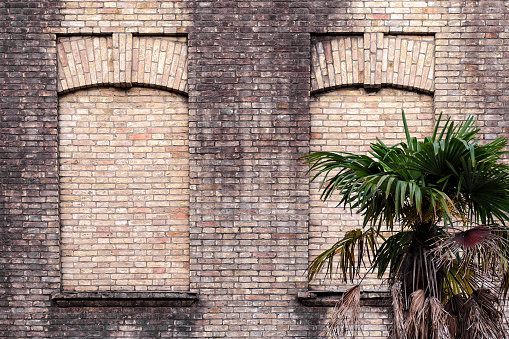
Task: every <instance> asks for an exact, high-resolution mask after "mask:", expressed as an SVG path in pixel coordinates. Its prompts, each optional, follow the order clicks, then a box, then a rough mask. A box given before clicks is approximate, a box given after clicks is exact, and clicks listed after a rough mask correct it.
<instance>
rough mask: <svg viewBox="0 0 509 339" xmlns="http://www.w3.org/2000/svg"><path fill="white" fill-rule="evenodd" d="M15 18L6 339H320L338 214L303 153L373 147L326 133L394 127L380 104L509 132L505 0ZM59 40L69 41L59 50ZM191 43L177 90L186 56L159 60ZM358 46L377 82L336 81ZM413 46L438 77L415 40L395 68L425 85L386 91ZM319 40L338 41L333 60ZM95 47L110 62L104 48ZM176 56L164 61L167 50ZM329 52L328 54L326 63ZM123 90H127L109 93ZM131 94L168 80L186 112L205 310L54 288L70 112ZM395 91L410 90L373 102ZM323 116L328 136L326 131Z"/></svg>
mask: <svg viewBox="0 0 509 339" xmlns="http://www.w3.org/2000/svg"><path fill="white" fill-rule="evenodd" d="M0 13H1V15H2V16H3V17H2V19H3V18H5V20H2V21H1V24H0V33H1V36H0V50H1V52H2V53H3V54H2V55H1V56H0V79H1V80H0V86H1V89H2V94H1V96H0V105H1V106H0V109H1V120H0V123H1V128H2V132H3V133H2V134H1V138H2V139H1V140H2V141H1V143H0V144H1V145H0V147H1V149H0V151H1V157H0V159H1V166H2V177H1V179H0V184H1V185H2V186H1V187H2V194H1V198H0V199H1V212H0V213H1V218H2V219H1V220H2V225H1V232H2V234H1V239H2V240H1V242H0V244H1V247H0V265H1V272H0V289H1V293H2V297H0V331H2V332H0V336H2V337H6V338H8V337H12V338H24V337H40V338H45V337H64V338H84V337H99V338H106V337H116V338H155V337H182V338H189V337H190V338H193V337H194V338H218V337H229V338H241V337H255V338H257V337H269V338H316V337H319V333H320V330H321V324H323V323H324V322H325V321H326V317H327V314H328V313H330V308H328V307H309V306H304V305H303V304H301V303H300V302H299V301H298V300H297V294H298V293H299V292H300V293H304V292H306V291H308V288H311V289H313V288H314V289H316V288H318V289H324V288H325V287H323V285H321V284H320V283H318V282H314V283H313V284H311V285H310V286H308V283H307V282H306V278H305V270H306V267H307V264H308V261H309V257H310V256H313V255H314V254H315V253H316V250H317V249H318V246H323V241H322V240H323V239H321V235H319V234H318V233H319V232H326V233H327V235H325V238H329V239H332V238H331V237H330V236H331V235H333V234H334V232H336V231H335V230H333V229H332V230H331V229H329V226H327V230H326V231H322V230H316V229H314V228H313V227H315V226H316V225H314V224H313V220H315V221H316V220H318V219H320V218H323V215H322V213H320V212H321V210H320V209H321V208H322V207H317V206H318V205H316V206H315V205H314V204H315V203H318V202H317V201H316V191H313V190H312V187H311V188H310V185H309V184H308V176H307V175H306V167H305V166H303V165H302V164H301V162H300V161H299V160H298V158H299V157H300V156H301V155H303V154H306V153H308V152H309V151H310V149H313V147H318V148H319V147H325V146H322V145H323V143H329V144H330V145H334V143H336V142H337V143H338V144H339V143H341V144H342V146H344V147H352V148H355V149H359V150H363V149H364V148H363V147H364V146H365V143H366V142H367V141H368V140H369V138H371V137H372V135H363V136H365V137H366V138H365V139H363V145H361V144H360V143H359V140H358V138H359V137H361V134H360V133H361V131H350V132H347V131H346V130H344V131H343V130H341V131H338V133H346V135H345V137H344V138H343V137H338V136H337V135H330V136H328V135H327V133H329V132H330V133H332V134H336V131H335V130H334V128H336V127H335V126H334V125H333V124H335V123H336V120H334V118H335V117H337V115H338V114H339V115H341V116H342V117H344V118H346V117H347V116H348V115H350V114H352V115H355V117H357V118H360V117H362V119H360V120H359V126H357V127H359V128H366V133H368V129H369V133H373V134H378V133H381V134H383V133H384V132H387V131H384V128H385V127H387V126H389V125H390V127H392V123H393V122H391V121H389V122H387V123H388V124H389V125H380V124H375V125H374V126H371V121H373V120H370V119H372V118H373V115H372V114H371V113H372V111H369V109H375V110H376V109H379V110H384V109H386V110H390V115H391V116H392V117H394V120H396V119H398V116H397V114H396V113H395V112H397V111H398V110H399V109H400V108H402V107H407V106H404V105H403V103H402V102H401V100H403V101H404V104H405V105H410V106H411V107H410V106H408V109H409V111H412V110H414V111H412V112H414V113H413V114H415V118H412V119H413V121H415V123H416V128H421V127H418V126H421V125H420V124H421V123H422V128H423V129H426V128H427V126H428V125H427V124H426V123H431V119H429V120H427V121H426V122H423V121H422V119H421V117H422V116H426V117H427V118H429V117H430V116H431V117H433V116H436V114H437V113H438V112H441V111H443V112H444V113H445V114H448V115H451V116H453V117H463V116H465V115H467V114H475V115H476V116H477V117H478V119H479V120H480V121H481V124H482V125H484V126H485V127H486V128H487V129H486V130H485V131H487V133H486V134H485V137H486V138H487V139H492V138H495V137H497V136H499V135H504V133H506V132H507V130H506V128H507V126H506V120H507V118H506V116H505V112H506V111H507V100H506V98H505V97H506V94H507V90H508V89H509V85H508V80H507V77H506V75H507V72H508V66H507V61H506V59H507V52H508V51H507V47H506V46H507V45H508V43H509V41H508V38H509V36H508V35H507V34H508V32H507V30H508V28H507V27H509V22H508V21H507V20H508V15H509V13H508V10H507V6H506V5H505V3H504V2H503V1H475V2H474V1H393V0H389V1H386V0H385V1H336V2H330V1H320V0H318V1H300V2H295V1H269V0H265V1H264V0H260V1H249V2H248V1H233V0H232V1H206V0H202V1H144V0H137V1H135V0H133V1H121V0H118V1H92V0H80V1H74V0H61V1H60V2H56V1H11V0H8V1H3V2H2V3H0ZM57 35H58V37H59V39H60V40H59V41H62V42H63V41H69V44H67V45H66V44H64V43H62V44H61V45H57ZM176 36H181V37H180V38H178V39H184V40H185V41H186V44H187V45H188V48H189V49H188V54H187V59H188V66H185V67H184V66H182V67H183V68H179V69H181V70H182V72H184V70H186V71H187V74H186V75H184V73H182V77H183V78H185V79H188V83H187V82H186V83H187V85H186V86H187V87H180V82H178V85H176V84H177V81H176V80H175V79H176V78H179V79H181V78H180V77H175V78H174V80H173V81H169V80H168V79H165V78H164V77H165V75H166V74H168V75H169V74H170V73H172V71H168V72H167V71H166V69H167V68H166V66H168V67H169V68H168V69H173V68H172V67H173V65H174V62H173V60H175V62H176V60H177V58H173V59H171V61H170V62H169V63H164V62H160V59H164V60H169V59H167V58H166V56H167V55H168V54H169V47H168V46H169V43H166V42H164V41H168V39H170V40H171V39H177V38H176ZM346 36H348V37H357V39H360V38H362V39H364V40H363V46H362V49H363V51H364V55H357V59H355V60H357V61H359V62H361V63H362V62H363V65H361V66H358V67H364V68H363V70H365V71H366V70H369V74H368V73H367V72H366V73H362V75H361V74H360V73H358V74H357V73H354V72H353V70H354V68H353V63H352V65H351V66H352V68H351V72H350V69H349V61H345V63H344V66H345V67H346V78H345V79H343V78H342V77H340V78H338V77H337V75H338V74H339V75H341V76H343V75H344V74H345V72H344V71H340V72H337V69H339V70H341V69H342V67H343V61H342V60H343V59H342V55H341V53H339V52H338V55H339V56H338V57H336V56H335V54H334V52H335V48H336V47H335V46H336V43H332V41H339V42H338V44H337V46H340V43H341V42H340V41H341V39H343V41H345V43H346V44H348V42H347V40H349V41H350V42H351V41H352V40H353V39H350V38H348V39H346V38H343V37H346ZM415 37H420V38H419V39H421V41H424V42H430V41H433V46H434V51H433V52H434V73H433V74H434V84H433V87H430V85H428V84H427V80H426V82H424V83H423V79H424V78H423V76H424V72H423V74H420V78H419V74H417V73H418V72H419V66H418V65H419V63H420V60H422V62H423V63H422V64H423V65H426V62H427V61H426V58H427V56H428V55H429V54H428V52H427V51H428V49H427V48H428V47H429V44H424V43H416V42H412V46H413V47H411V48H410V47H409V44H408V43H406V47H405V48H406V51H407V56H408V57H409V59H405V62H404V63H403V62H402V61H401V60H402V59H398V60H400V61H398V62H400V63H399V65H400V66H399V67H398V69H397V70H398V72H399V70H400V69H401V70H404V73H405V75H407V74H406V72H407V69H408V71H409V72H410V73H408V75H410V74H411V73H412V72H413V67H414V65H415V72H416V73H415V74H416V79H417V78H419V79H420V84H421V85H420V86H421V87H419V86H416V84H417V83H418V82H419V81H413V83H411V82H410V76H409V77H408V78H406V77H405V76H403V77H402V78H401V81H400V77H399V76H398V77H397V78H394V77H393V80H394V79H395V80H394V81H393V82H388V80H387V79H388V75H389V74H390V72H391V66H390V62H389V60H393V59H390V52H389V51H390V48H391V47H390V46H391V41H394V44H396V42H397V41H403V40H405V41H408V40H409V39H413V40H416V38H415ZM366 39H370V40H369V41H370V43H369V44H366V45H364V42H365V41H367V40H366ZM391 39H392V40H391ZM398 39H399V40H398ZM142 40H143V41H145V42H144V44H145V45H142V44H141V41H142ZM417 40H418V39H417ZM73 41H74V42H73ZM136 41H138V42H140V44H139V45H136ZM149 41H150V42H149ZM316 41H331V43H330V45H328V44H325V45H322V46H324V47H323V53H322V52H320V51H322V50H319V49H317V48H316V47H317V46H318V45H317V44H316ZM386 41H387V48H385V45H384V44H385V43H386ZM371 42H372V43H371ZM147 43H148V45H147ZM90 44H91V46H95V45H94V44H99V45H100V48H99V51H100V52H101V53H103V51H104V52H105V53H106V54H105V55H103V54H101V53H99V54H95V52H96V51H98V49H96V48H92V51H93V52H94V53H91V50H90V48H88V46H90ZM417 45H419V51H418V53H417V49H416V48H414V47H415V46H417ZM425 45H426V46H427V47H426V52H425V51H424V47H423V46H425ZM58 46H61V47H58ZM136 46H138V47H136ZM163 46H164V47H163ZM328 46H330V49H329V47H328ZM395 46H396V45H395ZM57 47H58V48H57ZM420 47H423V48H422V49H421V48H420ZM59 48H60V49H59ZM338 48H339V47H338ZM409 48H410V49H409ZM412 48H414V49H412ZM130 50H132V51H135V50H137V51H143V53H141V54H142V55H143V54H144V56H145V58H139V56H140V54H138V58H135V54H134V53H131V54H130V53H129V52H128V51H130ZM385 50H387V57H388V59H385V55H384V51H385ZM410 50H412V53H411V54H409V51H410ZM328 51H329V52H330V53H329V52H328ZM338 51H339V49H338ZM348 51H350V52H348ZM161 53H166V54H164V55H165V58H162V57H161V58H159V57H155V55H157V56H162V55H163V54H161ZM313 53H318V54H320V53H322V54H321V57H322V59H320V58H318V59H317V60H318V63H314V59H313V55H314V54H313ZM348 53H350V54H352V55H353V53H354V50H353V49H346V50H345V56H346V55H347V54H348ZM361 54H362V53H361ZM129 55H131V56H132V58H131V59H128V56H129ZM181 55H182V54H179V58H178V60H183V59H182V58H180V56H181ZM71 56H72V58H71ZM400 57H401V56H400ZM338 58H339V59H338ZM414 58H415V59H414ZM135 60H137V61H135ZM148 60H150V64H149V63H145V61H148ZM338 60H339V61H338ZM345 60H346V59H345ZM352 60H354V59H352ZM384 60H387V64H386V67H387V69H385V71H384V68H383V67H384ZM394 60H396V59H394ZM394 60H393V61H394ZM406 60H412V62H410V63H407V62H406ZM66 61H70V62H71V64H65V65H64V63H66ZM75 61H79V62H75ZM92 61H93V62H92ZM99 61H100V63H98V62H99ZM414 61H415V62H414ZM62 62H63V63H62ZM73 62H74V63H73ZM142 62H143V63H142ZM403 64H404V65H405V66H404V67H403V66H401V65H403ZM99 65H100V67H101V71H100V72H99V68H97V67H99ZM128 65H131V67H130V68H129V67H128ZM177 65H180V64H179V63H177ZM392 65H393V68H392V72H393V73H392V74H393V75H394V71H395V70H396V68H394V63H393V64H392ZM407 65H408V66H407ZM427 65H431V64H429V63H428V64H427ZM57 66H58V70H62V72H63V73H57ZM322 66H324V67H322ZM378 66H381V67H382V68H378ZM94 67H96V68H94ZM175 67H177V66H175ZM336 67H337V68H336ZM400 67H403V68H400ZM429 67H431V66H429ZM177 68H178V67H177ZM177 68H175V72H176V69H177ZM359 69H360V68H359ZM106 70H107V72H106ZM141 70H143V71H144V72H143V76H142V77H141V73H140V71H141ZM316 70H319V71H320V74H321V75H322V77H321V80H320V79H319V77H317V73H316ZM430 70H431V68H430ZM103 71H104V72H103ZM129 71H130V73H129ZM66 72H67V73H66ZM384 72H385V73H384ZM135 74H136V75H135ZM172 74H173V73H172ZM355 74H357V75H355ZM384 74H385V78H384ZM398 74H403V73H398ZM426 74H429V71H427V73H426ZM175 75H176V73H175ZM331 75H334V81H332V78H330V76H331ZM350 76H351V79H350ZM158 77H159V78H158ZM106 78H107V79H106ZM141 78H143V81H141ZM145 78H147V79H148V81H146V80H145ZM183 78H182V79H183ZM165 80H167V81H165ZM361 80H362V81H361ZM407 80H408V82H407ZM71 82H72V86H70V84H71ZM170 82H171V85H170ZM112 86H114V87H117V89H115V90H113V89H111V88H110V89H107V87H112ZM132 86H134V87H140V86H142V87H157V88H158V89H159V90H163V91H170V92H175V93H178V94H175V95H182V98H181V99H183V100H184V101H187V105H188V106H187V107H188V114H189V137H188V138H189V198H188V199H189V200H188V201H189V220H188V226H189V239H188V241H189V289H190V290H191V291H193V292H197V294H198V298H199V300H198V302H197V303H196V304H195V305H194V306H192V307H70V308H63V307H57V306H56V305H55V304H54V303H53V302H51V301H50V295H51V294H52V293H54V292H58V291H60V290H61V288H62V286H64V285H65V283H64V284H63V285H62V283H63V281H61V279H60V273H61V272H60V270H59V264H60V248H59V246H58V238H59V230H60V224H59V210H58V204H59V202H61V201H59V198H58V197H59V195H58V194H59V191H58V183H59V180H58V176H57V169H58V167H57V159H58V150H57V148H58V144H57V133H58V130H57V111H58V105H57V102H58V100H60V102H61V104H64V103H65V99H66V98H67V97H66V96H76V97H77V98H79V97H80V96H81V95H84V94H83V93H87V91H99V92H101V91H112V92H115V91H121V90H120V89H119V88H123V91H125V93H126V94H127V93H130V92H131V91H133V90H137V89H131V90H128V88H130V87H132ZM352 86H356V87H352ZM382 86H383V87H389V86H390V87H398V89H394V88H383V89H381V90H380V92H379V93H378V94H376V93H375V92H373V91H375V90H376V89H377V87H382ZM91 87H100V88H102V89H92V90H91V89H86V88H91ZM343 87H347V88H343ZM362 87H366V88H367V90H364V89H362ZM83 89H86V90H83ZM311 91H312V93H311ZM329 91H330V92H329ZM57 92H59V93H61V94H60V98H58V95H57ZM64 92H73V93H70V94H63V93H64ZM368 92H369V93H368ZM187 95H188V96H187ZM84 97H85V96H83V98H84ZM402 98H404V99H402ZM348 103H353V107H349V108H347V107H346V106H348ZM414 104H415V105H414ZM364 118H365V119H364ZM338 121H339V120H338ZM348 121H349V122H352V123H353V121H354V120H353V119H348ZM324 123H328V124H331V125H330V126H328V127H327V128H329V129H330V131H323V130H319V131H315V130H314V128H316V127H319V126H320V124H322V125H323V124H324ZM339 127H341V128H343V126H338V128H339ZM312 130H313V133H312ZM315 132H316V133H315ZM390 132H391V133H392V131H390ZM348 133H352V134H348ZM398 133H399V132H398ZM319 134H322V135H321V138H318V135H319ZM324 138H326V139H327V140H325V139H324ZM64 181H65V180H64ZM310 189H311V191H310ZM313 192H315V193H313ZM64 194H65V192H64ZM310 199H311V202H310ZM331 213H336V212H335V211H334V212H332V211H331ZM310 219H311V220H310ZM310 221H311V224H310V225H308V224H309V222H310ZM320 222H322V221H320ZM324 222H325V223H327V222H329V221H324ZM326 241H329V240H326ZM62 254H64V253H62ZM64 262H65V260H64ZM62 272H63V271H62ZM326 284H327V287H326V289H329V288H334V289H336V288H344V287H345V286H344V285H343V284H342V283H336V282H327V283H326ZM304 294H305V293H304ZM388 317H389V315H388V313H387V311H386V309H384V308H373V307H371V306H366V307H365V308H363V319H364V325H363V329H364V332H363V335H364V336H365V337H372V338H377V337H378V338H381V337H384V336H385V334H386V333H387V326H386V323H387V322H388Z"/></svg>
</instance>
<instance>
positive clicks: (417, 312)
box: [405, 290, 429, 339]
mask: <svg viewBox="0 0 509 339" xmlns="http://www.w3.org/2000/svg"><path fill="white" fill-rule="evenodd" d="M410 299H411V302H410V308H409V310H408V317H407V320H406V322H405V328H406V335H407V338H408V339H426V338H427V333H428V331H427V326H426V313H429V303H428V305H426V304H427V303H426V300H427V299H426V295H425V293H424V291H423V290H417V291H415V292H413V293H412V294H411V295H410Z"/></svg>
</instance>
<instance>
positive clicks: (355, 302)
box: [327, 285, 361, 339]
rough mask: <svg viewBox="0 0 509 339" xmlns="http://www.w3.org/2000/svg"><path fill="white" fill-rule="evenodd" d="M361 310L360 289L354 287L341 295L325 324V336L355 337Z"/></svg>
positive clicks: (358, 286) (357, 286)
mask: <svg viewBox="0 0 509 339" xmlns="http://www.w3.org/2000/svg"><path fill="white" fill-rule="evenodd" d="M360 310H361V287H360V285H356V286H354V287H352V288H351V289H349V290H348V291H346V292H345V294H343V296H342V297H341V299H340V300H339V301H338V303H337V304H336V306H335V307H334V311H333V312H332V317H331V319H330V320H329V323H328V324H327V335H328V336H330V337H332V338H338V339H339V338H343V337H344V336H347V335H348V336H351V337H352V338H354V337H355V334H356V333H357V332H358V331H359V313H360Z"/></svg>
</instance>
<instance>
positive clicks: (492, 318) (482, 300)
mask: <svg viewBox="0 0 509 339" xmlns="http://www.w3.org/2000/svg"><path fill="white" fill-rule="evenodd" d="M497 305H498V298H497V296H496V295H495V294H493V293H492V292H491V291H490V290H487V289H479V290H477V291H475V292H474V293H472V295H470V297H469V298H468V299H467V300H466V301H465V304H464V305H463V307H462V310H461V313H462V314H461V318H462V319H461V320H462V321H461V332H462V333H461V334H462V336H461V339H470V338H476V339H477V338H478V339H499V338H506V332H505V330H504V327H503V326H500V324H501V323H502V317H503V313H502V312H501V311H500V309H499V307H498V306H497Z"/></svg>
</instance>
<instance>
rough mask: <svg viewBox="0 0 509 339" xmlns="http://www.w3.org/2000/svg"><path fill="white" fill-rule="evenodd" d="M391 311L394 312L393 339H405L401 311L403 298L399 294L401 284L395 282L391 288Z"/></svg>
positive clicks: (402, 312)
mask: <svg viewBox="0 0 509 339" xmlns="http://www.w3.org/2000/svg"><path fill="white" fill-rule="evenodd" d="M391 294H392V309H393V312H394V328H393V335H392V336H393V338H394V339H406V331H405V320H404V310H403V296H402V294H401V283H400V282H396V283H394V284H393V285H392V287H391Z"/></svg>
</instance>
